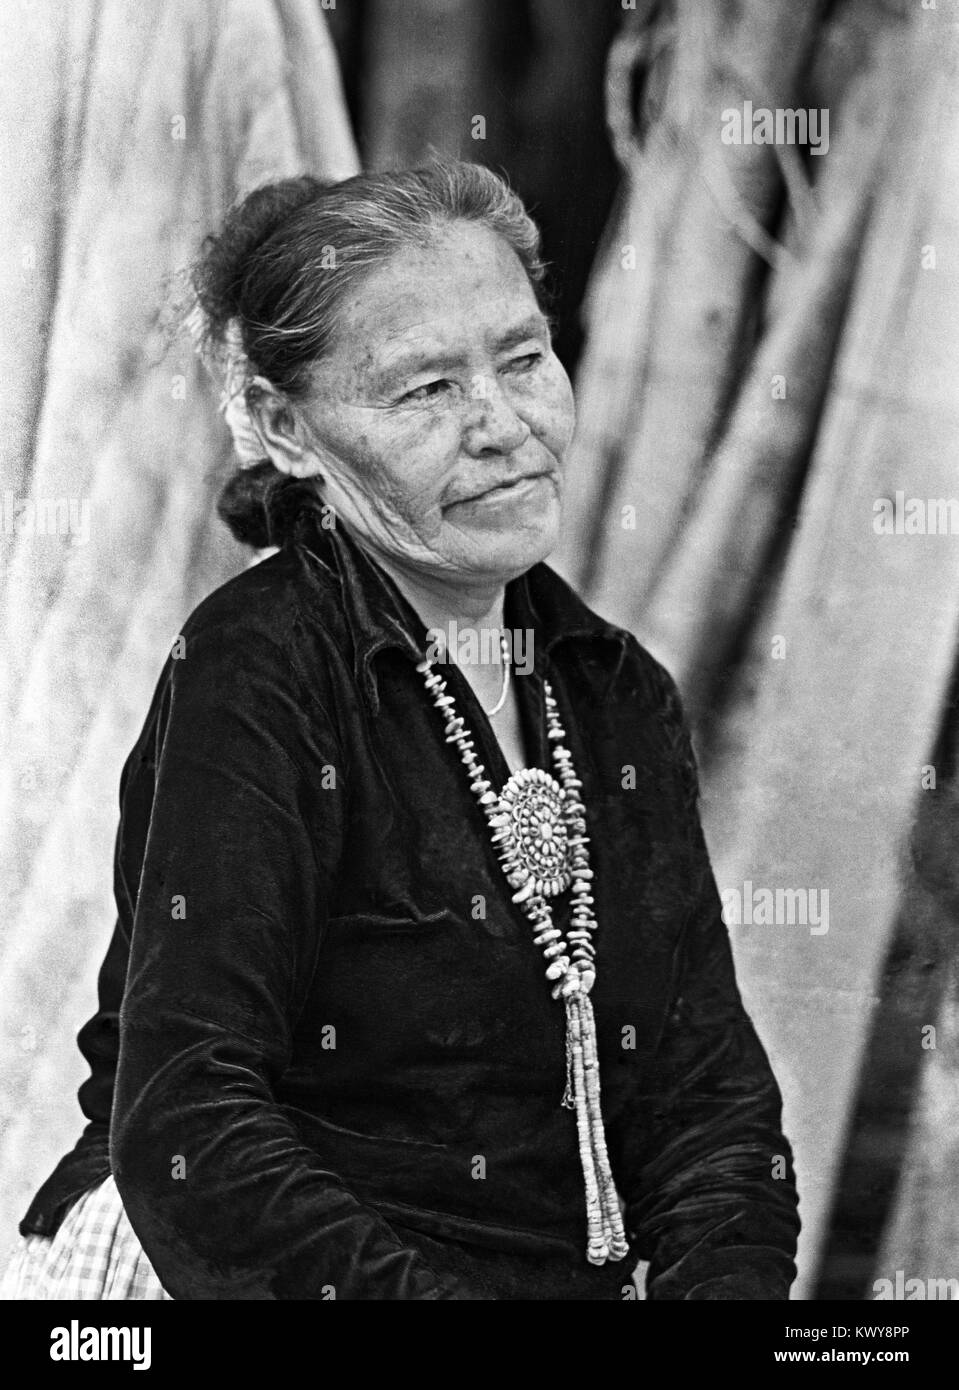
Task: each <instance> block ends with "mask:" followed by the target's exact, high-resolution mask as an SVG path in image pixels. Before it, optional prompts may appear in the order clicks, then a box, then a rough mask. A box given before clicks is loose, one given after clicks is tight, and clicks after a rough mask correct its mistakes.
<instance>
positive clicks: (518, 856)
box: [416, 660, 629, 1265]
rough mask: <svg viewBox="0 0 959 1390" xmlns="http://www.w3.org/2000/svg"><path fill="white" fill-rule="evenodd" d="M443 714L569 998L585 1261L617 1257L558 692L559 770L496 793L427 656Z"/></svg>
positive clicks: (575, 807) (583, 902)
mask: <svg viewBox="0 0 959 1390" xmlns="http://www.w3.org/2000/svg"><path fill="white" fill-rule="evenodd" d="M416 669H417V670H418V671H419V672H420V673H421V674H422V675H423V678H424V681H425V683H426V688H427V690H428V691H429V693H430V696H431V698H432V700H433V703H434V705H435V706H436V708H437V709H438V710H439V712H440V714H441V715H442V716H443V719H444V723H445V730H446V742H447V743H449V744H452V745H453V746H454V747H455V749H456V751H457V752H458V753H459V755H460V761H461V762H462V763H463V766H464V768H465V769H466V773H467V776H468V777H469V781H470V790H471V791H472V792H473V794H474V796H475V797H476V798H477V800H478V802H479V804H480V807H481V809H482V811H483V814H484V815H485V817H486V823H487V825H488V826H489V829H490V837H491V839H492V841H493V844H494V845H495V847H496V851H497V854H498V856H499V860H500V863H501V865H502V867H503V872H504V874H505V875H506V881H507V883H508V884H509V886H510V887H511V888H512V889H513V890H514V891H513V895H512V896H513V902H514V903H517V904H518V905H520V906H521V908H522V910H523V912H524V913H525V915H526V916H527V918H528V919H529V921H530V923H531V925H532V928H533V940H534V942H535V944H536V945H537V946H539V947H540V948H541V949H542V952H543V956H544V958H545V960H546V963H547V964H546V977H547V979H548V980H549V981H550V982H551V984H552V996H553V998H554V999H562V1000H563V1001H564V1003H565V1006H566V1093H565V1095H564V1096H563V1104H564V1105H565V1106H567V1107H568V1108H569V1109H572V1110H575V1112H576V1128H577V1136H578V1140H579V1155H580V1162H581V1164H582V1168H583V1179H584V1183H585V1187H586V1220H587V1251H586V1258H587V1259H588V1260H589V1262H590V1264H596V1265H602V1264H605V1263H606V1261H607V1260H621V1259H623V1258H624V1257H625V1256H626V1254H627V1253H628V1248H629V1247H628V1242H627V1240H626V1235H625V1232H624V1229H623V1221H622V1216H621V1214H620V1208H619V1198H618V1196H617V1193H616V1187H615V1184H614V1182H613V1176H612V1172H611V1170H610V1166H609V1156H608V1154H607V1150H606V1135H605V1132H604V1129H603V1117H602V1111H601V1109H600V1092H599V1060H598V1057H597V1051H596V1023H595V1019H594V1017H593V1008H592V1004H591V1003H590V999H589V993H590V990H591V989H592V988H593V984H594V982H595V980H596V968H595V955H596V947H595V946H594V944H593V939H592V938H593V933H594V932H595V930H596V926H597V923H596V918H595V916H594V914H593V905H594V898H593V893H592V880H593V871H592V869H591V868H590V865H589V850H588V845H589V839H588V837H587V834H586V807H585V805H584V804H583V801H582V797H581V792H582V786H583V784H582V782H581V781H580V779H579V778H578V777H577V776H576V770H575V768H574V767H573V757H572V754H571V753H570V751H569V749H568V748H567V747H566V746H565V738H566V734H565V731H564V729H563V726H562V724H561V723H560V719H559V711H558V709H557V705H556V700H555V698H554V696H553V692H552V690H551V689H550V685H549V682H548V681H544V692H545V700H546V728H547V736H548V738H549V740H550V745H551V751H552V761H553V767H554V769H555V773H556V775H555V777H554V776H551V775H550V773H548V772H545V771H544V770H543V769H542V768H536V767H533V768H521V769H520V771H519V772H514V773H513V775H512V776H511V777H510V778H509V780H508V781H507V783H506V785H505V786H504V787H503V790H502V791H501V792H500V793H499V795H497V794H496V792H494V791H493V788H492V784H491V783H490V781H489V779H488V778H487V777H486V776H485V775H484V774H485V772H486V769H485V768H484V766H483V764H482V763H481V762H479V760H478V759H477V757H476V750H475V747H474V744H473V739H472V737H471V736H470V733H469V730H468V729H467V728H466V725H465V723H464V721H463V718H462V716H461V715H458V714H457V712H456V706H455V702H454V700H453V697H452V696H451V695H450V694H449V693H448V691H447V687H446V681H445V680H444V679H443V677H442V676H441V675H439V674H438V672H436V671H435V670H434V668H433V663H432V662H431V661H429V660H426V661H422V662H420V663H419V665H418V666H417V668H416ZM567 889H570V890H571V898H572V901H571V924H570V929H569V931H568V932H567V933H566V935H565V936H564V935H563V932H562V931H561V930H560V929H559V927H557V926H556V923H555V921H554V918H553V911H552V908H551V906H550V902H549V900H550V899H551V898H555V897H558V896H559V895H560V894H561V893H564V892H566V890H567Z"/></svg>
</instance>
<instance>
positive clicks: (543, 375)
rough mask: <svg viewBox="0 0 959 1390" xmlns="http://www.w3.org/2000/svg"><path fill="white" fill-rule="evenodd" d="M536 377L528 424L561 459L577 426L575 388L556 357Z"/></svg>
mask: <svg viewBox="0 0 959 1390" xmlns="http://www.w3.org/2000/svg"><path fill="white" fill-rule="evenodd" d="M537 378H538V379H537V380H536V382H535V386H534V390H533V392H532V393H531V400H530V409H529V413H528V416H527V423H528V424H529V426H530V428H531V429H532V431H533V433H534V434H535V435H536V437H537V438H538V439H540V440H542V441H543V443H544V444H545V445H546V447H547V448H548V449H549V450H550V452H551V453H554V454H556V455H557V457H562V455H563V454H564V453H565V451H566V449H567V448H568V446H569V442H570V440H571V439H572V437H573V430H574V428H575V425H576V407H575V404H574V400H573V388H572V386H571V385H570V380H569V377H568V376H567V375H566V371H565V368H564V367H563V364H562V363H561V362H560V360H559V358H558V357H557V356H556V355H555V354H551V355H550V357H549V358H548V359H547V361H546V363H545V364H544V366H543V369H542V371H540V372H539V373H537Z"/></svg>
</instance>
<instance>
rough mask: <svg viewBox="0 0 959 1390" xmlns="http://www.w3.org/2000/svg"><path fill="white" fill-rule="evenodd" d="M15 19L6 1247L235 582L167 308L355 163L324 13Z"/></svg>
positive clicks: (2, 861)
mask: <svg viewBox="0 0 959 1390" xmlns="http://www.w3.org/2000/svg"><path fill="white" fill-rule="evenodd" d="M3 20H4V31H5V32H4V42H3V44H2V45H0V65H2V72H0V131H2V139H3V142H4V148H3V151H2V161H3V165H4V169H5V172H6V176H7V177H6V190H5V198H4V201H3V204H2V206H0V228H2V233H0V247H2V255H3V257H4V260H5V265H4V273H3V275H2V276H0V318H2V321H3V324H4V332H3V335H2V337H0V391H2V392H3V410H2V417H3V421H4V439H3V475H2V481H3V488H2V493H3V495H2V496H0V502H2V503H3V518H4V522H5V527H4V532H3V534H2V535H0V555H2V572H0V632H2V645H3V660H2V663H0V672H2V675H0V679H2V682H3V684H2V689H0V697H2V703H0V728H2V731H3V733H2V737H3V748H2V756H0V881H2V882H3V884H4V889H5V901H4V913H3V921H2V923H0V932H2V936H0V998H2V999H3V1003H4V1022H3V1029H4V1039H3V1042H4V1051H3V1058H4V1062H3V1066H2V1068H0V1096H2V1100H0V1114H2V1122H3V1129H2V1136H0V1171H2V1173H3V1181H2V1183H0V1245H2V1246H3V1247H4V1248H5V1247H6V1244H7V1242H8V1241H9V1240H11V1239H12V1238H13V1236H14V1233H15V1225H16V1221H17V1220H18V1219H19V1216H20V1214H21V1212H22V1210H23V1208H24V1206H25V1204H26V1202H27V1201H28V1199H29V1197H30V1195H31V1193H32V1190H33V1189H34V1187H35V1186H36V1185H37V1183H38V1181H39V1180H40V1179H41V1178H42V1177H43V1176H44V1174H45V1171H46V1170H47V1169H48V1168H49V1167H50V1166H52V1164H53V1162H54V1161H55V1160H56V1158H57V1157H58V1156H59V1154H60V1153H61V1151H63V1150H64V1148H66V1147H69V1146H70V1145H71V1144H72V1143H73V1141H74V1140H75V1138H76V1137H77V1136H78V1134H79V1123H80V1116H79V1112H78V1111H77V1108H76V1104H75V1101H73V1100H72V1099H71V1092H73V1091H74V1090H75V1088H76V1085H77V1084H78V1083H79V1081H80V1080H81V1079H82V1077H83V1074H84V1068H83V1066H82V1062H81V1059H80V1057H79V1054H78V1053H77V1051H76V1045H75V1040H74V1039H75V1034H76V1030H77V1028H78V1027H79V1025H80V1023H81V1022H82V1021H83V1020H84V1018H85V1017H86V1016H87V1015H88V1014H89V1013H90V1012H91V1011H92V1006H93V1004H94V1000H95V995H94V993H93V981H94V980H95V973H96V968H97V963H98V960H99V958H100V956H101V955H102V952H103V950H104V948H105V946H106V943H107V941H108V939H109V935H110V931H111V928H112V921H113V905H112V899H111V887H112V885H111V872H110V865H111V855H112V845H113V837H114V835H115V832H116V823H117V787H118V783H119V776H120V770H121V766H122V762H123V758H124V757H125V755H126V752H127V750H128V749H129V748H130V746H131V745H132V743H133V741H134V739H135V737H136V735H137V733H138V732H139V729H140V727H141V725H142V721H143V718H144V716H145V713H146V709H147V706H148V703H149V699H150V695H151V693H152V689H153V686H154V684H155V681H156V678H157V675H158V672H159V669H160V667H161V665H162V662H163V660H164V657H165V656H166V654H167V653H168V651H169V648H170V645H171V644H172V642H173V640H174V638H175V636H176V632H177V628H178V625H179V624H180V623H181V622H182V621H183V618H184V616H185V615H186V614H187V613H188V612H189V611H190V609H191V608H192V607H194V606H195V604H196V603H198V602H199V600H200V599H201V598H203V596H204V595H205V594H206V593H208V592H209V591H210V590H211V589H212V588H214V587H215V586H216V585H217V584H219V583H221V582H222V581H223V580H225V579H227V578H229V576H230V575H231V574H233V573H236V571H237V570H238V569H239V568H240V567H241V565H242V564H243V563H244V560H245V552H243V551H242V550H241V548H240V547H238V546H235V545H234V544H233V543H232V541H230V539H229V538H228V535H227V533H226V530H225V528H224V527H222V526H220V525H219V524H218V523H217V522H215V521H214V520H213V517H212V504H213V499H214V496H215V493H216V491H217V489H218V486H219V485H220V483H221V482H222V480H223V478H224V477H225V476H226V473H227V472H228V471H229V470H230V469H231V468H232V466H233V465H232V462H231V457H230V450H229V437H228V434H227V431H226V428H225V426H224V425H223V424H222V422H221V421H220V419H219V418H218V416H217V413H216V409H215V404H216V402H215V397H214V395H213V393H212V392H211V388H210V385H209V383H208V382H207V381H206V380H205V379H204V375H203V373H202V371H201V369H200V368H199V366H198V364H197V362H196V360H195V358H194V357H193V355H192V353H191V351H190V347H189V343H188V341H186V342H183V341H181V342H179V343H175V344H174V345H173V347H172V349H170V350H167V347H168V340H169V332H168V329H167V327H166V326H165V324H164V316H163V314H162V313H161V312H160V306H161V305H162V304H163V302H164V298H165V294H166V288H167V286H168V285H169V283H170V281H171V279H172V277H174V276H175V274H176V272H177V271H178V270H179V269H180V268H181V267H183V266H184V265H185V264H186V263H188V262H189V260H190V258H191V257H192V256H193V255H194V254H195V251H196V249H197V246H198V244H199V241H200V239H201V238H202V236H203V235H205V234H206V233H207V232H209V231H210V230H211V229H212V228H213V227H214V226H215V225H216V224H217V222H218V220H219V218H220V217H221V215H222V213H223V212H224V211H225V209H226V208H227V206H228V205H229V204H230V203H231V202H232V201H233V200H234V198H236V197H237V195H238V194H240V193H241V192H242V191H243V190H244V189H245V188H248V187H250V186H252V185H254V184H257V183H260V182H262V181H264V180H265V179H267V178H268V177H271V176H276V177H280V176H284V175H287V174H291V173H297V172H301V171H303V170H304V169H309V170H311V171H312V172H314V173H317V174H320V175H325V176H328V177H331V178H343V177H346V176H347V175H348V174H351V173H353V172H355V171H356V168H357V156H356V151H355V148H354V144H353V138H352V134H351V131H350V126H349V122H348V119H347V116H346V110H345V106H344V102H343V98H342V95H341V90H340V80H339V73H338V67H337V63H336V58H335V54H334V53H333V50H332V47H331V44H330V41H329V38H328V36H327V32H326V29H325V24H324V19H323V14H322V11H321V9H320V8H319V6H317V5H315V4H313V3H312V2H311V0H268V2H266V3H265V2H264V0H218V3H215V4H202V5H201V4H195V3H192V2H191V0H158V3H153V4H150V5H140V4H137V3H135V0H76V3H71V4H70V5H60V4H57V3H56V0H41V3H30V4H27V3H25V0H8V3H7V5H6V7H5V10H4V15H3ZM28 503H30V504H34V505H33V506H32V507H28V506H26V505H25V504H28ZM71 507H72V511H71V510H70V508H71ZM31 514H32V515H33V516H34V517H35V518H37V522H36V523H35V524H30V523H29V517H30V515H31ZM47 517H50V518H52V519H53V520H54V522H55V521H56V519H57V518H58V517H59V518H61V525H60V526H59V527H56V526H53V527H50V526H48V523H47V520H46V518H47ZM71 517H72V522H73V524H72V525H71V522H70V519H71ZM41 518H42V519H41ZM84 518H86V523H87V524H84ZM63 522H65V523H66V524H62V523H63ZM50 529H53V530H56V531H59V533H58V534H40V532H41V531H44V532H46V531H47V530H50ZM11 530H12V532H13V534H9V532H10V531H11ZM0 1257H2V1252H0Z"/></svg>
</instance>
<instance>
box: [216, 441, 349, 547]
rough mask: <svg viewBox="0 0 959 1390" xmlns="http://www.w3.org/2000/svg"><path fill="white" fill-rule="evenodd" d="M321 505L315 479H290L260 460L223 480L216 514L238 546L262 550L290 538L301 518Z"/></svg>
mask: <svg viewBox="0 0 959 1390" xmlns="http://www.w3.org/2000/svg"><path fill="white" fill-rule="evenodd" d="M323 505H324V504H323V494H322V492H321V491H320V483H319V480H318V479H317V478H313V477H310V478H293V477H290V475H289V474H287V473H281V471H280V470H279V468H275V467H274V466H273V464H272V463H271V462H270V461H269V459H264V460H263V462H262V463H255V464H253V465H252V467H250V468H241V469H239V470H238V471H237V472H236V473H234V474H233V476H232V477H231V478H229V479H228V480H227V482H226V484H225V486H224V488H223V490H222V491H221V493H220V496H219V498H218V499H217V504H216V510H217V515H218V516H219V517H220V519H221V520H222V521H225V522H226V524H227V526H228V527H229V528H230V530H231V532H232V533H233V535H234V537H235V538H236V539H237V540H238V541H240V543H241V544H242V545H249V546H252V548H253V549H254V550H265V549H266V548H267V547H268V546H271V545H278V546H281V545H283V544H284V542H285V541H287V540H290V539H291V538H292V537H294V536H295V535H296V531H297V528H298V525H299V523H300V521H301V520H302V519H303V518H304V514H305V513H308V512H315V513H320V512H322V509H323Z"/></svg>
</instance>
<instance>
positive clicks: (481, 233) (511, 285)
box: [341, 224, 547, 368]
mask: <svg viewBox="0 0 959 1390" xmlns="http://www.w3.org/2000/svg"><path fill="white" fill-rule="evenodd" d="M344 307H345V312H344V315H343V325H342V326H343V329H344V334H343V338H342V339H341V341H343V342H344V345H345V343H347V342H349V341H350V340H352V342H353V343H354V344H356V345H359V344H361V343H362V344H363V346H364V347H366V348H370V347H373V348H374V349H375V355H376V357H377V359H378V361H379V362H380V364H381V365H382V366H383V367H385V368H389V367H392V366H393V365H395V364H397V363H398V362H399V359H400V358H401V357H405V356H407V355H409V354H411V353H413V354H415V353H419V352H433V351H437V350H440V351H442V350H444V349H446V348H448V347H450V346H452V345H453V344H454V343H462V342H463V341H467V342H477V343H480V342H482V343H483V344H484V345H490V346H499V345H502V346H509V345H510V343H511V341H513V340H519V339H521V338H524V337H530V336H534V335H536V334H539V333H541V332H542V331H543V330H544V329H545V328H546V327H547V321H546V318H545V316H544V315H543V313H542V312H541V310H540V308H539V305H538V304H537V301H536V296H535V293H534V291H533V288H532V286H531V284H530V282H529V278H528V276H527V274H526V271H525V269H524V268H523V265H522V262H521V261H520V259H519V257H518V256H517V255H516V253H515V251H514V250H513V249H512V247H511V246H509V245H508V243H507V242H505V241H504V240H503V239H502V237H499V236H497V235H496V234H495V233H494V232H491V231H490V230H489V229H488V228H486V227H483V226H477V225H471V224H455V225H453V226H451V227H450V228H443V229H442V230H441V231H440V232H439V233H438V234H437V235H436V236H435V237H434V238H432V239H431V241H430V242H429V243H428V244H426V245H424V246H416V247H404V248H403V249H402V250H400V251H397V252H395V253H394V254H393V255H392V256H391V257H390V259H389V260H388V261H387V262H386V263H385V264H384V265H382V266H380V267H378V268H377V269H376V270H375V271H374V272H372V273H371V274H370V275H368V276H366V277H365V278H364V279H363V280H362V281H361V282H360V283H359V284H358V285H357V287H356V290H355V292H354V293H353V294H352V295H351V297H350V301H349V303H348V304H347V305H346V306H344Z"/></svg>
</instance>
